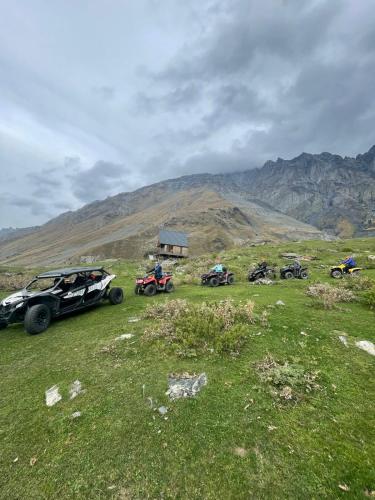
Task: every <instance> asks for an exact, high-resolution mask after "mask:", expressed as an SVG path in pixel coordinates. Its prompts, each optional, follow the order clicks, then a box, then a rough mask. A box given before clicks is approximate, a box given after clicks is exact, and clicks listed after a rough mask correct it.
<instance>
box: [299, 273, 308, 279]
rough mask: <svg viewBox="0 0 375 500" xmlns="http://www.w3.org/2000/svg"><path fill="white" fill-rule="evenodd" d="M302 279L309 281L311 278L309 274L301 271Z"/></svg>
mask: <svg viewBox="0 0 375 500" xmlns="http://www.w3.org/2000/svg"><path fill="white" fill-rule="evenodd" d="M300 277H301V279H303V280H307V279H308V277H309V274H308V273H307V272H306V271H301V274H300Z"/></svg>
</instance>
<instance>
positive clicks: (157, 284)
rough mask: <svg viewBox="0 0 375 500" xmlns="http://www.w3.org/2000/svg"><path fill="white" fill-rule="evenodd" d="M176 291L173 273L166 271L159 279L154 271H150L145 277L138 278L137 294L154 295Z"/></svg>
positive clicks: (135, 290) (136, 283) (136, 284)
mask: <svg viewBox="0 0 375 500" xmlns="http://www.w3.org/2000/svg"><path fill="white" fill-rule="evenodd" d="M173 291H174V285H173V281H172V274H171V273H164V274H163V276H162V277H161V278H159V279H157V278H155V275H154V274H153V273H148V274H146V276H144V277H143V278H137V279H136V282H135V289H134V292H135V294H136V295H147V296H148V297H152V296H153V295H155V294H156V293H158V292H166V293H171V292H173Z"/></svg>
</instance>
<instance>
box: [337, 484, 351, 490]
mask: <svg viewBox="0 0 375 500" xmlns="http://www.w3.org/2000/svg"><path fill="white" fill-rule="evenodd" d="M339 488H340V490H342V491H349V490H350V488H349V486H348V485H347V484H345V483H344V484H339Z"/></svg>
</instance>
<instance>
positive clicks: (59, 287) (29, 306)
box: [0, 267, 124, 334]
mask: <svg viewBox="0 0 375 500" xmlns="http://www.w3.org/2000/svg"><path fill="white" fill-rule="evenodd" d="M115 278H116V276H115V275H114V274H109V273H107V271H105V270H104V269H103V268H102V267H81V268H69V269H59V270H56V271H48V272H46V273H42V274H39V275H38V276H36V277H35V278H34V279H33V280H32V281H31V282H30V283H29V284H28V285H26V286H25V288H23V289H22V290H20V291H18V292H16V293H13V294H12V295H9V297H6V298H5V299H3V300H2V301H1V302H0V328H5V327H7V326H8V325H9V324H11V323H20V322H23V323H24V326H25V330H26V331H27V332H28V333H30V334H36V333H40V332H43V331H44V330H46V329H47V328H48V326H49V324H50V322H51V320H52V318H56V317H59V316H62V315H64V314H68V313H71V312H74V311H79V310H81V309H86V308H87V307H90V306H94V305H96V304H99V303H100V302H102V301H103V300H105V299H108V300H109V302H110V303H111V304H121V302H122V301H123V298H124V293H123V290H122V288H118V287H113V288H110V285H111V282H112V281H113V280H114V279H115Z"/></svg>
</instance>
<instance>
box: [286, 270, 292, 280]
mask: <svg viewBox="0 0 375 500" xmlns="http://www.w3.org/2000/svg"><path fill="white" fill-rule="evenodd" d="M284 278H285V279H286V280H290V279H292V278H294V274H293V273H292V271H286V272H285V273H284Z"/></svg>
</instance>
